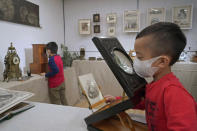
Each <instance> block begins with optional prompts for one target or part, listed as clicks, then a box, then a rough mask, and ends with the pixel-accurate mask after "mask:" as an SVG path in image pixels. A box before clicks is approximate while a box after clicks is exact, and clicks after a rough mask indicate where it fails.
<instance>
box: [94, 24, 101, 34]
mask: <svg viewBox="0 0 197 131" xmlns="http://www.w3.org/2000/svg"><path fill="white" fill-rule="evenodd" d="M94 33H100V25H94Z"/></svg>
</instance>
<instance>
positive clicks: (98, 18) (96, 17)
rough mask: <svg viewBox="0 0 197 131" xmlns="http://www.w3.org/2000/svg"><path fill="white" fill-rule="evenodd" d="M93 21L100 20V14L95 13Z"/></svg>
mask: <svg viewBox="0 0 197 131" xmlns="http://www.w3.org/2000/svg"><path fill="white" fill-rule="evenodd" d="M93 22H100V14H93Z"/></svg>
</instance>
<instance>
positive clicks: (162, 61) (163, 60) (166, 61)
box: [154, 56, 171, 68]
mask: <svg viewBox="0 0 197 131" xmlns="http://www.w3.org/2000/svg"><path fill="white" fill-rule="evenodd" d="M170 60H171V59H170V57H169V56H160V58H159V59H158V60H157V61H155V63H154V65H155V66H156V67H160V68H165V67H167V66H169V65H170Z"/></svg>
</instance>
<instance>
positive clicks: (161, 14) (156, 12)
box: [147, 8, 166, 26]
mask: <svg viewBox="0 0 197 131" xmlns="http://www.w3.org/2000/svg"><path fill="white" fill-rule="evenodd" d="M165 16H166V11H165V8H149V9H148V11H147V19H148V20H147V21H148V22H147V24H148V26H149V25H152V24H155V23H158V22H162V21H165Z"/></svg>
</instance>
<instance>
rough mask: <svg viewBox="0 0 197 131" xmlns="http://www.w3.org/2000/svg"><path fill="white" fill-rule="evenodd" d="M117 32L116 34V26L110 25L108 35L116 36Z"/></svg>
mask: <svg viewBox="0 0 197 131" xmlns="http://www.w3.org/2000/svg"><path fill="white" fill-rule="evenodd" d="M115 34H116V28H115V27H114V26H112V27H108V30H107V35H108V36H115Z"/></svg>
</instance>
